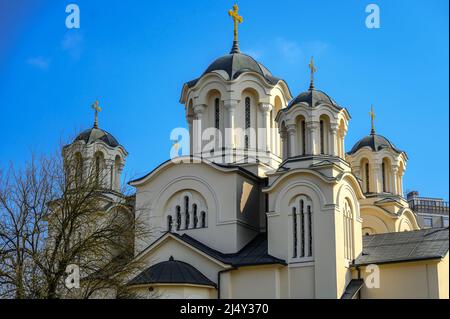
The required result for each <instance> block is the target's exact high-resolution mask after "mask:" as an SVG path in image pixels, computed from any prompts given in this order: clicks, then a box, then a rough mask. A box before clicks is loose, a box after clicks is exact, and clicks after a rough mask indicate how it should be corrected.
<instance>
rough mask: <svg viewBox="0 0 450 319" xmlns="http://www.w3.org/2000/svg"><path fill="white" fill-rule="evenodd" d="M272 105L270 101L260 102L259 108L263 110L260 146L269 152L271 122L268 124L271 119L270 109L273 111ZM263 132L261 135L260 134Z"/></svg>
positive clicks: (259, 136) (259, 128) (259, 131)
mask: <svg viewBox="0 0 450 319" xmlns="http://www.w3.org/2000/svg"><path fill="white" fill-rule="evenodd" d="M272 108H273V107H272V105H270V104H268V103H261V104H259V109H260V111H261V117H262V125H261V127H258V130H257V132H258V144H259V145H258V148H262V150H263V151H265V152H269V151H270V135H271V134H269V133H271V132H270V124H268V121H269V119H270V111H272ZM259 133H261V135H260V134H259Z"/></svg>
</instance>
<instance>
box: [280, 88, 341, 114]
mask: <svg viewBox="0 0 450 319" xmlns="http://www.w3.org/2000/svg"><path fill="white" fill-rule="evenodd" d="M301 102H305V103H308V105H309V106H310V107H315V106H316V105H318V104H321V103H328V104H331V105H333V106H335V107H337V108H339V109H342V108H341V107H340V106H339V105H338V104H337V103H336V102H335V101H334V100H333V99H332V98H331V97H330V96H329V95H328V94H326V93H325V92H323V91H320V90H315V89H309V90H308V91H306V92H303V93H300V94H299V95H298V96H297V97H296V98H295V99H293V100H292V101H291V102H290V103H289V105H288V108H290V107H292V106H295V105H297V104H299V103H301Z"/></svg>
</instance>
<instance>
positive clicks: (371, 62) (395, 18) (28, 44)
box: [0, 0, 449, 199]
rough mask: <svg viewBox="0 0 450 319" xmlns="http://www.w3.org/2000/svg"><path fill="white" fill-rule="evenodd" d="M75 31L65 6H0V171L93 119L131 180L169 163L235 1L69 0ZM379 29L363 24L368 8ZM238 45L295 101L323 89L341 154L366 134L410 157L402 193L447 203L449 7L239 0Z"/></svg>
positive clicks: (45, 0)
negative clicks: (183, 101)
mask: <svg viewBox="0 0 450 319" xmlns="http://www.w3.org/2000/svg"><path fill="white" fill-rule="evenodd" d="M72 2H73V3H76V4H78V5H79V7H80V10H81V28H80V29H79V30H68V29H67V28H66V27H65V19H66V16H67V14H66V13H65V8H66V5H68V4H69V3H71V2H69V1H62V0H58V1H55V0H34V1H32V0H28V1H25V0H15V1H10V0H0V110H1V113H0V136H2V140H1V142H0V166H1V165H5V164H7V163H8V162H9V161H13V162H15V163H18V164H20V163H23V162H24V161H25V160H26V159H28V158H29V157H30V153H31V152H37V153H49V152H53V151H54V150H55V149H57V147H58V146H59V145H60V142H61V140H63V141H66V142H67V141H69V140H70V139H71V138H73V137H74V136H75V135H76V134H77V133H78V132H79V131H81V130H82V129H85V128H88V127H90V126H91V125H92V121H93V114H92V110H91V108H90V105H91V104H92V102H93V101H94V100H95V99H97V98H98V99H100V102H101V105H102V106H103V112H102V113H101V115H100V126H101V127H102V128H103V129H106V130H107V131H109V132H111V133H112V134H113V135H114V136H115V137H116V138H117V139H118V140H119V142H121V144H123V145H124V146H125V147H126V149H127V150H128V151H129V153H130V155H129V157H128V160H127V164H126V169H125V171H126V174H127V177H128V178H132V177H138V176H140V175H142V174H145V173H147V172H149V171H150V170H152V169H153V168H154V167H155V166H157V165H158V164H159V163H160V162H162V161H164V160H167V159H168V157H169V151H170V147H171V142H170V139H169V135H170V132H171V130H172V129H173V128H176V127H180V126H185V125H186V123H185V116H184V112H183V106H182V105H180V104H179V97H180V93H181V88H182V85H183V83H184V82H186V81H188V80H191V79H194V78H196V77H197V76H199V75H200V74H201V73H202V72H203V71H204V70H205V69H206V67H207V66H208V64H209V63H211V62H212V61H213V60H214V59H215V58H217V57H219V56H221V55H223V54H225V53H228V51H229V49H230V47H231V42H232V36H233V30H232V21H231V20H230V18H229V17H228V15H227V10H228V9H230V8H231V7H232V5H233V2H232V1H225V0H221V1H211V0H201V1H200V0H197V1H162V0H152V1H144V0H141V1H138V0H130V1H119V0H117V1H112V0H109V1H103V0H96V1H92V0H90V1H88V0H78V1H72ZM369 3H376V4H378V5H379V7H380V9H381V28H380V29H376V30H375V29H367V28H366V27H365V18H366V16H367V14H366V13H365V7H366V6H367V5H368V4H369ZM238 4H239V6H240V13H241V14H242V15H243V16H244V24H243V25H241V27H240V43H241V49H242V51H244V52H245V53H248V54H250V55H252V56H253V57H254V58H256V59H257V60H259V61H260V62H262V63H263V64H264V65H266V66H267V67H268V68H269V69H270V70H271V71H272V73H273V74H274V75H276V76H278V77H282V78H283V79H285V80H286V81H287V82H288V84H289V86H290V89H291V91H292V94H293V95H297V94H298V93H300V92H302V91H304V90H306V89H307V87H308V79H309V78H308V69H307V65H308V60H309V57H310V56H311V55H314V56H315V60H316V64H317V67H318V73H317V74H316V87H317V88H318V89H321V90H324V91H325V92H327V93H328V94H329V95H331V96H332V97H333V98H334V99H335V100H336V101H337V102H339V103H340V104H341V105H343V106H346V107H347V108H348V109H349V111H350V114H351V115H352V120H351V122H350V128H349V133H348V135H347V139H346V148H347V150H349V149H350V148H351V146H352V145H353V144H354V143H355V142H356V141H357V140H358V139H359V138H361V137H363V136H364V135H367V134H368V133H369V132H370V118H369V115H368V112H369V110H370V105H371V104H374V105H375V110H376V113H377V119H376V129H377V133H379V134H382V135H384V136H386V137H388V138H389V139H390V140H391V141H392V142H394V143H395V144H396V145H397V147H399V148H401V149H404V150H406V151H407V153H408V155H409V162H408V167H407V171H406V175H405V181H404V183H405V190H412V189H415V190H419V191H420V192H421V194H423V195H428V196H436V197H444V198H446V199H448V184H449V180H448V176H449V172H448V155H449V149H448V145H449V141H448V133H449V126H448V124H449V122H448V115H449V114H448V111H449V93H448V92H449V91H448V85H449V83H448V82H449V74H448V70H449V65H448V61H449V43H448V36H449V35H448V9H449V8H448V1H447V0H427V1H422V0H414V1H410V0H408V1H404V0H373V1H363V0H354V1H347V0H340V1H336V0H328V1H326V0H321V1H298V0H285V1H267V0H264V1H262V0H242V1H239V2H238Z"/></svg>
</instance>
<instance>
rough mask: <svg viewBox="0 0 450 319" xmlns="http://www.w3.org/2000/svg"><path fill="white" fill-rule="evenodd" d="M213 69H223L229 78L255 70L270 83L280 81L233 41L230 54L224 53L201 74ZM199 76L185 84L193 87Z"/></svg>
mask: <svg viewBox="0 0 450 319" xmlns="http://www.w3.org/2000/svg"><path fill="white" fill-rule="evenodd" d="M214 71H225V72H226V73H227V74H228V76H229V79H230V80H234V79H236V78H237V77H239V76H240V75H241V74H243V73H245V72H255V73H258V74H260V75H262V76H263V77H264V78H265V79H266V80H267V82H269V83H270V84H272V85H275V84H277V83H278V82H279V81H280V79H279V78H277V77H274V76H273V75H272V73H270V71H269V70H268V69H267V68H266V67H265V66H264V65H262V64H261V63H259V62H257V61H256V60H255V59H253V58H252V57H251V56H249V55H246V54H243V53H241V52H240V50H239V47H238V45H237V43H234V45H233V48H232V50H231V52H230V54H227V55H224V56H222V57H220V58H218V59H216V60H215V61H214V62H213V63H211V64H210V65H209V67H208V68H207V69H206V71H205V72H204V73H203V75H202V76H204V75H206V74H208V73H211V72H214ZM202 76H201V77H202ZM201 77H200V78H201ZM200 78H198V79H196V80H193V81H190V82H188V83H186V85H187V86H188V87H193V86H194V85H195V84H197V82H198V80H199V79H200Z"/></svg>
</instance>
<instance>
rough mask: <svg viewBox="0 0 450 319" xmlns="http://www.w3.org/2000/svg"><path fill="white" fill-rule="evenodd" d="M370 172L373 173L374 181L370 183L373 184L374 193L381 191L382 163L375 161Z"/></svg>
mask: <svg viewBox="0 0 450 319" xmlns="http://www.w3.org/2000/svg"><path fill="white" fill-rule="evenodd" d="M370 173H371V175H372V180H373V183H370V185H373V186H372V190H371V191H372V192H374V193H381V191H382V186H381V180H382V178H381V164H380V163H377V162H375V163H373V165H372V166H371V168H370Z"/></svg>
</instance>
